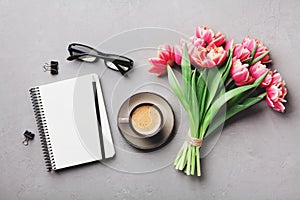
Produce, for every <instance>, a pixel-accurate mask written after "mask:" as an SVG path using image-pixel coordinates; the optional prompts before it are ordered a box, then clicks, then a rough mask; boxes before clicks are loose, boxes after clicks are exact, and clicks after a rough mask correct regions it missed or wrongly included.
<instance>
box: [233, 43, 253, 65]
mask: <svg viewBox="0 0 300 200" xmlns="http://www.w3.org/2000/svg"><path fill="white" fill-rule="evenodd" d="M250 55H251V52H250V51H249V50H248V49H247V48H245V47H244V46H243V45H242V44H236V45H235V46H234V51H233V57H235V58H236V59H240V60H241V62H243V61H244V60H246V59H248V58H250Z"/></svg>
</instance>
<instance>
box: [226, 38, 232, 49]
mask: <svg viewBox="0 0 300 200" xmlns="http://www.w3.org/2000/svg"><path fill="white" fill-rule="evenodd" d="M229 49H233V39H231V40H228V41H227V42H226V45H225V50H226V51H228V50H229Z"/></svg>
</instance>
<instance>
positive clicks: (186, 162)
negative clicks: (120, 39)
mask: <svg viewBox="0 0 300 200" xmlns="http://www.w3.org/2000/svg"><path fill="white" fill-rule="evenodd" d="M269 53H270V50H268V48H267V47H266V46H265V45H264V44H263V43H262V41H260V40H258V39H251V38H250V37H248V36H247V37H245V38H244V39H243V41H242V43H239V44H234V43H233V40H228V41H226V40H225V36H224V35H223V34H222V33H221V32H218V33H214V31H213V30H212V29H210V28H209V27H207V26H202V27H197V29H196V33H195V35H193V36H192V37H190V38H189V40H188V41H185V40H182V39H181V40H180V44H179V45H175V46H174V47H172V46H171V45H165V46H164V47H160V48H159V50H158V54H157V55H158V56H157V57H155V58H150V59H149V62H150V63H151V64H152V66H151V68H150V69H149V72H151V73H155V74H156V75H158V76H161V75H164V74H166V73H167V74H168V80H169V84H170V86H171V88H172V90H173V92H174V93H175V95H176V96H177V98H178V99H179V101H180V103H181V104H182V106H183V107H184V109H185V110H186V112H187V114H188V118H189V125H190V130H189V132H188V134H187V136H186V140H185V141H184V143H183V145H182V147H181V149H180V151H179V153H178V154H177V157H176V159H175V162H174V165H175V168H176V169H178V170H181V171H184V172H185V173H186V174H187V175H194V174H195V173H196V174H197V175H198V176H201V166H200V153H201V148H202V147H201V145H202V142H203V140H205V138H206V137H207V136H209V135H210V134H211V133H213V132H214V131H215V130H216V128H218V127H219V126H220V125H222V124H223V123H224V122H225V121H226V120H227V119H229V118H231V117H232V116H234V115H235V114H237V113H239V112H241V111H243V110H245V109H247V108H249V107H250V106H252V105H254V104H256V103H258V102H259V101H261V100H262V99H264V98H265V99H266V102H267V104H268V105H269V106H270V107H271V108H273V109H274V110H276V111H279V112H284V110H285V106H284V104H283V103H285V102H286V99H285V96H286V94H287V89H286V87H285V81H284V80H283V79H282V77H281V75H280V73H278V72H277V71H276V70H274V71H271V70H270V69H269V68H268V67H267V64H268V63H270V62H272V60H271V59H270V56H269ZM174 63H176V64H177V65H178V66H181V71H182V86H181V85H180V84H179V82H178V80H177V78H176V77H175V75H174V73H173V71H172V68H171V67H173V66H174ZM224 110H225V112H224Z"/></svg>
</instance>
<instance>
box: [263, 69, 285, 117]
mask: <svg viewBox="0 0 300 200" xmlns="http://www.w3.org/2000/svg"><path fill="white" fill-rule="evenodd" d="M272 78H273V80H272V83H271V86H269V87H267V89H266V91H267V97H266V101H267V104H268V105H269V106H270V107H271V108H273V109H274V110H276V111H279V112H284V110H285V107H284V105H283V103H284V102H287V101H286V100H285V99H284V97H285V96H286V94H287V89H286V87H285V82H284V81H283V80H282V78H281V75H280V74H279V73H278V72H276V71H275V72H273V77H272Z"/></svg>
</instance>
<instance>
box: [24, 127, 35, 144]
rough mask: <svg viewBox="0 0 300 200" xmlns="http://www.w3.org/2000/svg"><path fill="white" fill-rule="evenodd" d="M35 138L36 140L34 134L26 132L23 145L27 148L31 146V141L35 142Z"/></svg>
mask: <svg viewBox="0 0 300 200" xmlns="http://www.w3.org/2000/svg"><path fill="white" fill-rule="evenodd" d="M33 138H34V134H33V133H31V132H30V131H28V130H26V131H25V132H24V140H23V142H22V143H23V144H24V145H25V146H27V145H28V144H29V140H33Z"/></svg>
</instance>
